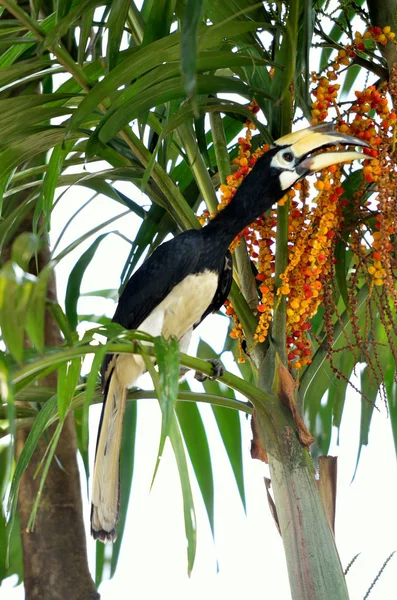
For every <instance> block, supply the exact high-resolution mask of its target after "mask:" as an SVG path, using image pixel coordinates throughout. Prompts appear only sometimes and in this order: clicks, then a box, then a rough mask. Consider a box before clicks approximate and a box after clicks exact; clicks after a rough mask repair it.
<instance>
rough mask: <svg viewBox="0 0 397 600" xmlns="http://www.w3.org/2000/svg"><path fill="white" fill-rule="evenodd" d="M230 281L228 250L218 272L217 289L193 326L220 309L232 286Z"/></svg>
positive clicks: (230, 262)
mask: <svg viewBox="0 0 397 600" xmlns="http://www.w3.org/2000/svg"><path fill="white" fill-rule="evenodd" d="M232 281H233V258H232V255H231V254H230V252H229V250H228V251H227V253H226V254H225V258H224V264H223V268H222V270H221V271H220V273H219V282H218V287H217V290H216V292H215V296H214V297H213V299H212V302H211V304H210V305H209V307H208V308H207V310H206V311H205V313H204V314H203V316H202V317H201V319H200V320H199V321H197V323H195V324H194V327H197V326H198V325H200V323H201V321H204V319H205V318H206V317H208V315H210V314H211V313H213V312H216V311H217V310H219V309H220V307H221V306H222V305H223V304H224V302H225V300H226V298H227V297H228V295H229V292H230V288H231V287H232Z"/></svg>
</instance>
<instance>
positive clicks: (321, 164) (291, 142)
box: [274, 123, 368, 172]
mask: <svg viewBox="0 0 397 600" xmlns="http://www.w3.org/2000/svg"><path fill="white" fill-rule="evenodd" d="M274 144H275V146H289V147H290V148H291V150H292V152H293V153H294V156H295V157H296V159H297V160H298V161H299V159H302V160H301V162H300V163H299V170H302V172H303V171H305V172H314V171H320V170H321V169H325V168H326V167H329V166H330V165H334V164H337V163H341V162H346V161H351V160H356V159H362V158H365V155H363V154H361V153H360V152H352V151H332V152H324V153H321V154H315V155H313V156H310V155H311V153H312V152H314V151H315V150H319V149H321V148H326V147H329V146H336V145H338V144H343V145H344V146H367V147H368V144H367V143H366V142H363V141H362V140H360V139H358V138H355V137H353V136H351V135H347V134H345V133H340V132H339V131H335V129H334V126H333V125H332V123H321V124H319V125H314V126H312V127H308V128H307V129H301V130H300V131H295V132H294V133H290V134H288V135H284V136H283V137H281V138H279V139H278V140H276V141H275V142H274Z"/></svg>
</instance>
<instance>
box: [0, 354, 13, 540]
mask: <svg viewBox="0 0 397 600" xmlns="http://www.w3.org/2000/svg"><path fill="white" fill-rule="evenodd" d="M0 391H1V400H2V403H3V402H6V403H7V412H6V415H7V420H8V424H9V425H8V433H9V435H10V439H9V442H8V445H7V448H6V449H5V450H4V453H3V454H2V455H1V454H0V457H1V456H3V458H4V460H5V464H4V465H3V467H4V468H3V469H2V470H1V471H0V499H1V501H2V500H3V499H4V496H5V493H6V491H7V488H8V484H9V481H10V478H11V474H12V471H13V467H14V452H15V436H16V406H15V398H14V394H13V388H12V383H11V380H10V374H9V370H8V368H7V364H6V361H5V355H4V353H3V352H1V353H0ZM0 449H1V446H0ZM0 512H1V511H0ZM0 539H1V538H0Z"/></svg>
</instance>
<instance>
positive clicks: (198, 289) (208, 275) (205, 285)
mask: <svg viewBox="0 0 397 600" xmlns="http://www.w3.org/2000/svg"><path fill="white" fill-rule="evenodd" d="M217 287H218V274H217V273H215V272H213V271H204V272H203V273H197V274H194V275H188V277H186V278H185V279H184V280H183V281H181V282H180V283H178V284H177V285H176V286H175V287H174V288H173V289H172V291H171V292H170V293H169V294H168V296H167V297H166V298H164V300H163V302H161V304H160V305H159V308H161V309H162V310H163V311H164V321H163V327H162V332H161V333H162V335H163V336H164V337H166V338H168V337H170V336H175V337H176V338H177V339H180V338H181V337H182V336H183V335H185V333H186V332H187V331H189V329H191V328H192V327H193V325H194V324H195V323H196V322H197V321H199V320H200V319H201V317H202V316H203V314H204V312H205V311H206V310H207V308H208V307H209V305H210V304H211V302H212V299H213V297H214V295H215V292H216V289H217ZM161 305H163V306H161Z"/></svg>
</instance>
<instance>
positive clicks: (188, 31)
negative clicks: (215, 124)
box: [181, 0, 204, 112]
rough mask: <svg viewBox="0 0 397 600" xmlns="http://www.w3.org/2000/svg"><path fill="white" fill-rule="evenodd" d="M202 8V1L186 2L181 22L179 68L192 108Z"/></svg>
mask: <svg viewBox="0 0 397 600" xmlns="http://www.w3.org/2000/svg"><path fill="white" fill-rule="evenodd" d="M203 8H204V2H203V0H187V2H186V7H185V12H184V15H183V22H182V43H181V68H182V75H183V82H184V86H185V90H186V95H187V97H188V98H189V99H190V100H191V101H192V103H193V108H194V106H195V101H196V59H197V35H198V28H199V25H200V22H201V16H202V14H203ZM194 112H197V110H194Z"/></svg>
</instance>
